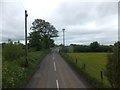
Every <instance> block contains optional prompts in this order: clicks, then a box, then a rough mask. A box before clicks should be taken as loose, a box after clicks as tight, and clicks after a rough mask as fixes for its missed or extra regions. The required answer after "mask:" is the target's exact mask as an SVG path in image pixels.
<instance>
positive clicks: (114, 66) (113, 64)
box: [105, 42, 120, 88]
mask: <svg viewBox="0 0 120 90" xmlns="http://www.w3.org/2000/svg"><path fill="white" fill-rule="evenodd" d="M105 75H106V76H107V79H108V80H109V82H110V84H111V86H112V87H113V88H120V42H117V43H115V44H114V49H113V53H112V54H110V55H108V63H107V65H106V70H105Z"/></svg>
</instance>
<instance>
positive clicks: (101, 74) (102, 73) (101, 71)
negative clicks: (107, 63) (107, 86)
mask: <svg viewBox="0 0 120 90" xmlns="http://www.w3.org/2000/svg"><path fill="white" fill-rule="evenodd" d="M100 73H101V80H103V72H102V71H100Z"/></svg>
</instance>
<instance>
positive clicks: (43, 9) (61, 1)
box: [0, 0, 118, 45]
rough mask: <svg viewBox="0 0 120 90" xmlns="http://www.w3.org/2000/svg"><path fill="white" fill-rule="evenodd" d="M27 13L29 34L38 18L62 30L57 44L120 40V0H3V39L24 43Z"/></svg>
mask: <svg viewBox="0 0 120 90" xmlns="http://www.w3.org/2000/svg"><path fill="white" fill-rule="evenodd" d="M25 10H27V13H28V36H29V33H30V32H31V30H30V27H31V25H32V22H33V21H34V20H35V19H43V20H45V21H48V22H50V23H51V24H52V25H54V27H55V28H56V29H57V30H58V31H59V33H58V35H59V37H56V38H54V40H55V43H56V44H61V43H63V41H62V40H63V32H62V29H63V28H64V29H65V44H66V45H69V44H85V45H88V44H90V43H91V42H93V41H98V42H99V43H100V44H105V45H110V44H114V43H115V42H116V41H118V0H1V1H0V37H1V38H0V42H6V41H7V40H8V39H12V40H14V41H18V40H20V41H22V42H23V43H24V12H25Z"/></svg>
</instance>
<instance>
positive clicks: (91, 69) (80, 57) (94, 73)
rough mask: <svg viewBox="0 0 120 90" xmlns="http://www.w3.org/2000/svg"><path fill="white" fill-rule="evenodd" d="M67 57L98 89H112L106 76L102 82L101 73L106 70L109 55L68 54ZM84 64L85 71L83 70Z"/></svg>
mask: <svg viewBox="0 0 120 90" xmlns="http://www.w3.org/2000/svg"><path fill="white" fill-rule="evenodd" d="M67 55H68V56H69V57H70V58H71V59H72V61H71V62H72V63H74V65H75V67H77V68H78V69H80V70H82V71H83V73H84V74H85V75H86V76H87V77H88V79H89V80H90V81H92V82H93V83H94V85H96V87H105V88H107V87H110V84H109V82H108V80H107V78H106V77H105V76H104V77H103V80H101V71H104V69H105V65H106V63H107V55H108V53H67ZM76 59H77V64H76ZM84 64H85V66H86V68H85V70H83V66H84Z"/></svg>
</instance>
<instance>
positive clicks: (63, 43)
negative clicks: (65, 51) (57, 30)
mask: <svg viewBox="0 0 120 90" xmlns="http://www.w3.org/2000/svg"><path fill="white" fill-rule="evenodd" d="M62 30H63V45H64V46H65V29H62Z"/></svg>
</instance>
